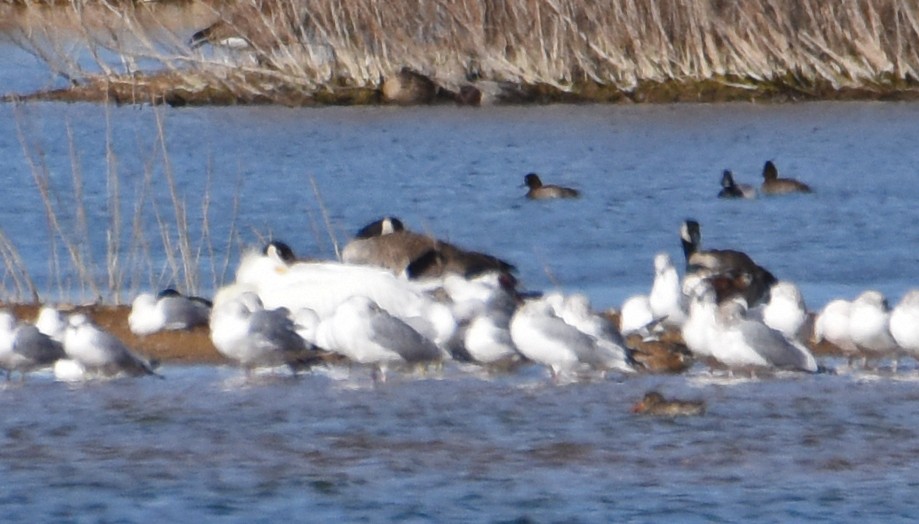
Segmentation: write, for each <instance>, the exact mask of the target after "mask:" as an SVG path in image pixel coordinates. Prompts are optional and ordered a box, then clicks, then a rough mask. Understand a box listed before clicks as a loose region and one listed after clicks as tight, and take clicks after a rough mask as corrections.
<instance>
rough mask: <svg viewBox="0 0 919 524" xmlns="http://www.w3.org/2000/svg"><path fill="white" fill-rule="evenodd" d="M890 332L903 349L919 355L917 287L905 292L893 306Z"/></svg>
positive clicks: (918, 301) (916, 355)
mask: <svg viewBox="0 0 919 524" xmlns="http://www.w3.org/2000/svg"><path fill="white" fill-rule="evenodd" d="M890 334H891V335H892V336H893V338H894V340H895V341H896V342H897V345H899V346H900V347H901V348H902V349H903V350H904V351H907V352H909V354H911V355H912V356H913V357H914V358H915V357H919V289H913V290H910V291H909V292H907V293H906V294H905V295H903V298H901V299H900V302H899V303H898V304H897V306H896V307H895V308H893V312H891V314H890Z"/></svg>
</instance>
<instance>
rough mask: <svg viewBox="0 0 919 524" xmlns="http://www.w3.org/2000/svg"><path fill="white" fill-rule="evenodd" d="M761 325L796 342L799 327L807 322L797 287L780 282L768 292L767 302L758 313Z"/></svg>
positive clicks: (783, 281) (805, 311) (802, 298)
mask: <svg viewBox="0 0 919 524" xmlns="http://www.w3.org/2000/svg"><path fill="white" fill-rule="evenodd" d="M759 313H761V314H762V319H763V323H765V324H766V325H767V326H769V327H771V328H772V329H775V330H777V331H780V332H781V333H782V334H783V335H785V337H786V338H788V339H789V340H798V339H799V336H800V333H801V326H803V325H804V321H805V320H807V308H806V306H805V305H804V297H803V296H802V295H801V290H799V289H798V286H796V285H794V284H793V283H791V282H788V281H785V280H780V281H778V282H776V283H775V284H773V285H772V289H770V291H769V302H768V303H766V305H764V306H762V309H761V310H760V312H759Z"/></svg>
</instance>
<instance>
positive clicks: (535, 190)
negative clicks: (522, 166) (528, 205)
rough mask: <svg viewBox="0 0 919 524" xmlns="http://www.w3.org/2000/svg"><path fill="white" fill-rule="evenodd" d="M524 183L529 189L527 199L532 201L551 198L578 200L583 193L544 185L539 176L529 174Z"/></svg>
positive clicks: (524, 178) (568, 188) (567, 188)
mask: <svg viewBox="0 0 919 524" xmlns="http://www.w3.org/2000/svg"><path fill="white" fill-rule="evenodd" d="M523 183H524V185H526V186H527V187H528V188H530V189H529V190H528V191H527V194H526V197H527V198H529V199H531V200H548V199H551V198H578V197H579V196H581V193H580V192H579V191H578V190H577V189H572V188H570V187H561V186H556V185H552V184H543V183H542V180H540V178H539V175H537V174H536V173H529V174H528V175H526V176H525V177H523Z"/></svg>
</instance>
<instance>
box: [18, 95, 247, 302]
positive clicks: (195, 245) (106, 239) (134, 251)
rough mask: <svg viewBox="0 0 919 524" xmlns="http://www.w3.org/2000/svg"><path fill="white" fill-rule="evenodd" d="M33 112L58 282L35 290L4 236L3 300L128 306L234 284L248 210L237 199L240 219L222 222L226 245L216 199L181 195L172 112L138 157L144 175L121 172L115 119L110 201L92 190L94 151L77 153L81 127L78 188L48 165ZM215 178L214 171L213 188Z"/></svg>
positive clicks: (23, 128)
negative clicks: (170, 293) (240, 224)
mask: <svg viewBox="0 0 919 524" xmlns="http://www.w3.org/2000/svg"><path fill="white" fill-rule="evenodd" d="M23 109H24V108H23V107H21V106H17V107H16V111H15V115H16V116H15V119H16V124H17V132H18V138H19V141H20V144H21V146H22V150H23V154H24V157H25V159H26V162H27V164H28V167H29V170H30V172H31V174H32V181H33V183H34V187H35V189H36V191H37V192H38V196H39V200H40V202H41V205H42V210H43V212H44V215H45V219H46V223H47V227H48V232H47V235H48V239H49V241H48V244H49V245H48V254H49V256H48V257H47V259H48V267H47V268H46V274H47V275H49V281H47V282H38V283H36V282H35V279H34V278H33V277H32V274H31V272H30V271H29V268H27V264H26V263H25V262H24V259H23V257H22V256H21V254H20V253H19V250H18V248H17V247H16V246H15V245H14V243H13V242H11V241H10V240H9V239H8V238H7V237H6V235H5V234H4V233H3V231H2V230H0V261H2V264H3V266H2V267H3V268H4V269H5V271H3V272H2V273H0V292H2V296H3V299H4V300H5V301H11V302H32V303H39V302H44V301H49V300H50V301H53V302H76V303H83V302H95V303H114V304H119V303H123V302H124V301H127V302H130V301H131V300H132V299H133V297H134V296H135V295H136V294H137V293H138V292H139V291H140V290H145V291H149V290H159V289H163V288H165V287H174V288H176V289H179V290H181V291H183V292H186V293H190V294H201V293H202V292H203V291H204V290H213V289H216V288H217V287H219V285H221V284H222V283H223V282H224V281H225V280H226V278H227V272H228V268H229V264H230V260H231V259H232V258H234V257H235V256H236V255H238V253H239V250H240V247H239V246H240V242H239V238H238V234H237V233H238V232H237V230H236V216H235V213H236V212H237V210H238V203H236V202H235V201H234V208H233V210H232V212H231V213H232V216H227V217H221V220H224V219H225V220H226V221H227V223H228V224H229V226H228V227H227V228H225V230H226V235H227V236H226V238H225V239H224V238H221V239H214V238H213V237H212V236H211V220H212V214H213V210H212V209H211V207H210V201H211V194H210V191H209V190H208V189H205V190H204V191H200V190H198V191H194V190H191V189H190V190H186V191H180V189H179V187H180V185H179V182H178V181H177V180H176V177H175V175H174V173H173V169H172V163H171V160H170V156H169V151H168V148H167V146H166V143H167V141H166V138H165V137H166V127H165V117H164V115H163V111H162V110H159V109H157V110H155V111H154V113H153V114H154V119H153V120H154V121H153V122H152V124H151V125H152V126H153V127H154V128H155V134H154V136H155V140H154V143H153V144H151V146H150V148H151V149H150V150H149V151H145V150H143V148H142V146H141V145H140V144H138V146H139V147H141V149H140V150H138V153H137V154H138V155H139V156H140V157H142V158H144V159H145V160H144V162H143V168H142V169H143V172H142V176H134V173H131V172H125V169H126V168H124V167H122V166H121V163H120V162H119V158H118V154H117V153H116V147H115V145H116V142H115V138H114V136H113V125H112V123H111V122H110V121H109V120H108V117H107V118H106V124H107V125H106V135H105V144H104V148H105V167H106V173H105V183H104V189H103V190H102V193H103V194H102V195H101V197H100V196H96V195H94V196H90V195H87V194H86V192H85V190H84V188H85V181H84V176H83V161H82V157H83V155H84V154H85V153H86V152H85V151H83V150H81V149H80V147H79V146H78V145H77V141H76V139H75V138H74V132H73V126H72V124H70V123H69V121H68V122H67V123H65V125H66V135H67V139H68V150H69V155H70V158H69V165H70V176H69V180H68V177H67V176H66V173H63V174H62V173H55V172H54V169H53V168H51V167H50V166H51V165H59V164H60V162H54V161H51V160H49V159H48V158H47V155H48V153H46V150H47V148H46V147H45V146H44V145H43V144H42V142H41V140H40V139H38V138H37V137H38V136H39V133H37V132H36V131H35V130H34V129H32V128H31V124H33V121H32V119H31V118H30V117H29V116H28V114H27V113H25V112H24V111H23ZM108 110H109V108H108V107H106V115H108ZM64 165H66V163H65V164H64ZM211 176H212V173H211V171H210V170H208V172H207V177H208V181H207V187H208V188H209V187H210V183H209V181H210V177H211ZM129 181H133V183H130V184H129V183H128V182H129ZM97 187H98V185H97ZM95 191H98V190H94V192H95ZM188 191H194V193H193V194H191V193H189V192H188ZM132 194H133V197H131V196H130V195H132ZM163 195H165V197H166V198H163ZM189 198H192V199H195V200H197V199H200V205H197V204H196V205H193V206H189V204H188V200H189ZM234 198H235V197H234ZM193 202H194V200H193ZM90 215H92V216H90ZM36 234H40V233H39V232H36ZM39 258H41V257H39ZM34 259H35V257H34V256H33V260H34ZM33 269H34V268H33Z"/></svg>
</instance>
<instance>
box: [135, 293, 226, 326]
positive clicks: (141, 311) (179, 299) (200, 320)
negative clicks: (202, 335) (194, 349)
mask: <svg viewBox="0 0 919 524" xmlns="http://www.w3.org/2000/svg"><path fill="white" fill-rule="evenodd" d="M210 314H211V303H210V302H208V301H206V300H204V299H202V298H198V297H189V296H185V295H182V294H181V293H179V292H178V291H176V290H174V289H165V290H163V291H160V292H159V293H158V294H157V295H155V296H154V295H153V294H152V293H141V294H140V295H138V296H137V297H136V298H135V299H134V302H133V303H132V305H131V313H130V314H129V315H128V326H129V327H130V329H131V333H134V334H135V335H150V334H153V333H157V332H159V331H175V330H183V329H191V328H194V327H197V326H203V325H206V324H207V323H208V319H209V317H210Z"/></svg>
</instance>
